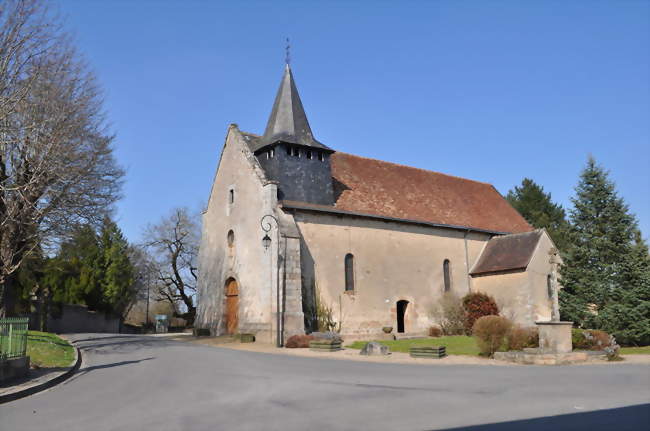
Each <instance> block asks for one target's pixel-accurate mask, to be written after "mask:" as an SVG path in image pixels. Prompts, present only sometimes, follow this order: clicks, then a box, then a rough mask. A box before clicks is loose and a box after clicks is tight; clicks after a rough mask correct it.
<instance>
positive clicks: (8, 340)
mask: <svg viewBox="0 0 650 431" xmlns="http://www.w3.org/2000/svg"><path fill="white" fill-rule="evenodd" d="M28 325H29V318H28V317H8V318H5V319H0V360H4V359H10V358H20V357H22V356H25V355H26V353H27V327H28Z"/></svg>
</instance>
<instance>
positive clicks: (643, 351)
mask: <svg viewBox="0 0 650 431" xmlns="http://www.w3.org/2000/svg"><path fill="white" fill-rule="evenodd" d="M619 353H620V354H621V355H650V346H641V347H621V351H620V352H619Z"/></svg>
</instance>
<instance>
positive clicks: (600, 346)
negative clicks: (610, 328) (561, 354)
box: [571, 329, 613, 350]
mask: <svg viewBox="0 0 650 431" xmlns="http://www.w3.org/2000/svg"><path fill="white" fill-rule="evenodd" d="M611 338H613V337H611V336H610V335H609V334H608V333H607V332H605V331H599V330H597V329H572V330H571V341H572V343H573V348H574V349H575V350H604V349H605V347H607V346H610V344H611Z"/></svg>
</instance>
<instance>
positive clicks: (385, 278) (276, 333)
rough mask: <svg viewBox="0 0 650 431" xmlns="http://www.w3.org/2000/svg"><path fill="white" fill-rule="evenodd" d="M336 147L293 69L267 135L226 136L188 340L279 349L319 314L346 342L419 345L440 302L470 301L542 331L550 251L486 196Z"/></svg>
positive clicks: (474, 184)
mask: <svg viewBox="0 0 650 431" xmlns="http://www.w3.org/2000/svg"><path fill="white" fill-rule="evenodd" d="M328 144H329V143H328ZM334 148H335V145H334V144H332V147H330V146H327V145H325V144H323V143H321V142H319V141H318V140H316V138H315V137H314V135H313V133H312V130H311V128H310V126H309V122H308V121H307V116H306V114H305V110H304V108H303V105H302V102H301V100H300V97H299V95H298V90H297V89H296V84H295V82H294V78H293V75H292V72H291V69H290V68H289V66H288V65H287V66H286V68H285V71H284V76H283V78H282V81H281V84H280V88H279V90H278V93H277V96H276V98H275V102H274V104H273V108H272V111H271V116H270V118H269V120H268V124H267V126H266V130H265V131H264V134H263V135H255V134H252V133H248V132H244V131H241V130H239V128H238V127H237V126H236V125H234V124H232V125H230V127H229V128H228V133H227V135H226V139H225V144H224V146H223V148H222V151H221V158H220V161H219V165H218V166H217V172H216V175H215V178H214V182H213V184H212V190H211V192H210V197H209V201H208V205H207V208H206V210H205V212H204V214H203V232H202V240H201V246H200V253H199V283H198V298H197V299H198V310H197V318H196V327H197V328H209V329H210V331H211V333H212V334H213V335H221V334H234V333H253V334H255V335H256V336H257V338H258V339H259V340H263V341H272V342H277V343H278V344H279V345H281V343H282V340H283V339H286V337H288V336H290V335H293V334H298V333H305V332H307V333H309V332H311V331H313V330H316V317H317V309H319V310H321V313H320V314H321V315H323V314H325V315H329V316H330V317H331V320H332V322H333V323H334V324H335V328H336V329H337V330H339V331H340V333H341V334H342V336H343V337H344V338H346V339H348V340H350V339H371V338H372V337H373V335H378V334H380V333H381V331H382V327H385V326H391V327H393V328H394V332H397V333H406V334H424V333H426V332H427V330H428V328H429V327H430V326H431V325H434V324H436V320H435V314H434V313H433V310H434V308H435V307H436V304H438V303H439V301H440V299H441V297H442V296H443V295H444V294H445V293H446V292H451V293H453V294H456V295H457V296H459V297H461V296H463V295H465V294H466V293H468V292H474V291H482V292H487V293H489V294H490V295H492V296H493V297H495V299H496V300H497V303H498V304H499V306H500V308H501V310H502V314H503V315H505V316H507V317H509V318H511V319H513V320H514V321H516V322H518V323H520V324H523V325H532V324H533V323H534V322H535V321H537V320H549V319H550V317H551V307H552V299H551V295H549V290H550V289H549V273H550V271H551V267H550V264H549V255H548V253H549V250H550V249H551V248H552V247H553V244H552V242H551V240H550V238H549V236H548V234H547V233H546V232H545V231H543V230H534V229H533V228H532V227H531V226H530V225H529V224H528V223H527V222H526V220H524V218H523V217H522V216H521V215H520V214H519V213H518V212H517V211H516V210H515V209H513V208H512V207H511V206H510V205H509V204H508V202H507V201H506V200H505V199H504V198H503V197H502V196H501V195H500V194H499V192H498V191H497V190H496V189H495V188H494V187H493V186H492V185H490V184H487V183H483V182H479V181H472V180H468V179H464V178H459V177H455V176H451V175H446V174H442V173H438V172H432V171H427V170H423V169H416V168H412V167H408V166H402V165H398V164H394V163H390V162H384V161H380V160H373V159H368V158H365V157H359V156H355V155H352V154H346V153H341V152H337V151H336V150H335V149H334ZM317 303H318V306H317ZM323 311H325V312H326V313H323Z"/></svg>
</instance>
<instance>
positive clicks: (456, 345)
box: [345, 335, 479, 356]
mask: <svg viewBox="0 0 650 431" xmlns="http://www.w3.org/2000/svg"><path fill="white" fill-rule="evenodd" d="M379 342H380V343H381V344H385V345H386V346H388V347H389V348H390V351H391V352H404V353H408V351H409V347H411V346H417V347H422V346H445V347H446V348H447V354H448V355H469V356H477V355H478V353H479V350H478V346H477V345H476V340H474V338H473V337H467V336H465V335H453V336H448V337H438V338H421V339H415V340H394V341H384V340H380V341H379ZM366 343H367V341H355V342H354V343H352V344H350V345H348V346H345V347H349V348H351V349H361V348H363V346H365V345H366Z"/></svg>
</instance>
